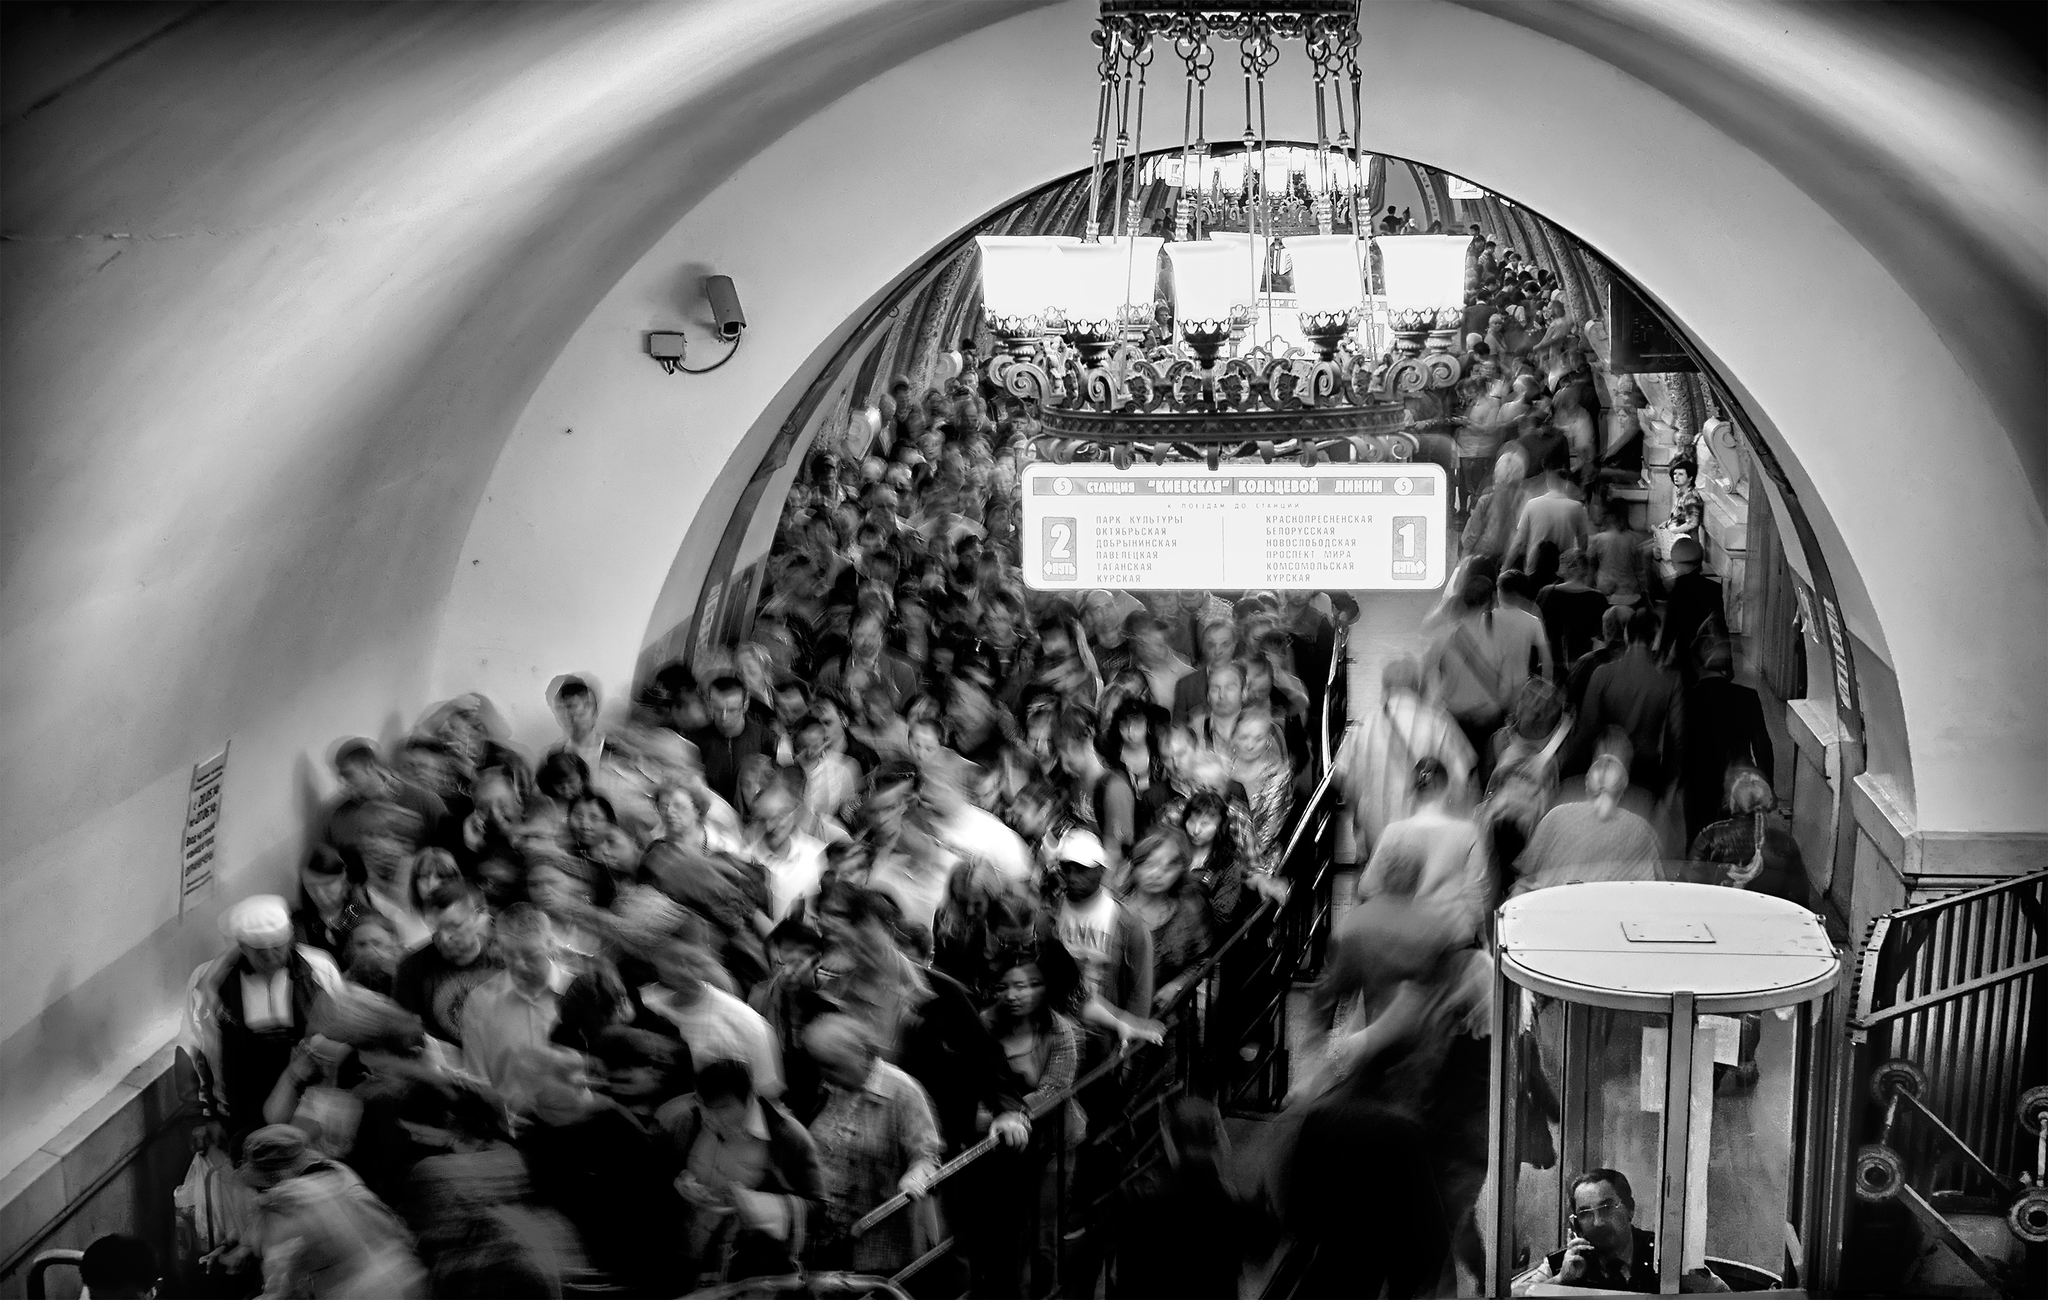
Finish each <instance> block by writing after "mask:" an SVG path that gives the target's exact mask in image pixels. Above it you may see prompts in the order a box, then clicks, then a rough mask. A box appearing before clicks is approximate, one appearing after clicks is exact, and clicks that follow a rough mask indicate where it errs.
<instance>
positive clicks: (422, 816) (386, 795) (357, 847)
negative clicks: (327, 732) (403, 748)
mask: <svg viewBox="0 0 2048 1300" xmlns="http://www.w3.org/2000/svg"><path fill="white" fill-rule="evenodd" d="M334 772H335V775H336V776H338V777H340V778H341V797H340V798H339V799H337V800H336V801H335V802H334V804H333V806H332V807H331V808H330V809H329V810H328V812H327V819H326V828H325V829H324V830H323V831H322V833H321V840H322V841H323V842H324V843H326V844H329V845H331V846H333V847H334V848H337V849H340V850H342V852H343V853H344V854H345V855H357V854H360V852H361V849H362V841H363V839H364V837H365V836H366V835H368V834H369V833H370V832H371V831H372V830H374V829H379V828H388V827H389V826H391V825H393V824H394V823H397V824H400V825H403V826H404V827H405V828H406V830H407V831H408V833H410V835H411V837H412V840H413V843H412V846H411V847H412V848H415V849H416V848H418V847H419V845H420V844H421V843H423V842H424V841H425V840H426V839H427V837H428V835H429V834H430V833H431V832H432V831H433V829H434V828H436V827H438V826H440V825H441V823H442V821H443V819H445V818H446V817H447V815H448V807H447V805H446V804H444V803H442V802H441V800H440V798H439V797H438V796H436V795H433V794H431V793H429V792H427V791H425V790H422V789H420V788H419V787H418V786H416V785H414V784H412V783H411V782H410V781H406V780H404V779H402V778H401V777H400V776H399V775H398V774H397V773H396V772H394V771H392V770H391V768H390V766H389V765H387V764H386V763H385V762H384V759H383V757H382V756H381V755H380V754H379V753H378V752H377V746H376V745H375V744H373V743H372V742H370V741H368V740H363V739H360V738H358V739H355V740H345V741H343V742H342V743H341V745H340V746H339V747H337V748H336V749H335V751H334ZM394 811H397V812H398V813H399V816H398V817H396V818H394V817H393V816H392V813H393V812H394Z"/></svg>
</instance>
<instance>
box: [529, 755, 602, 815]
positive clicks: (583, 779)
mask: <svg viewBox="0 0 2048 1300" xmlns="http://www.w3.org/2000/svg"><path fill="white" fill-rule="evenodd" d="M534 785H535V786H536V787H537V788H538V789H539V790H540V792H541V794H543V795H545V796H546V797H547V798H549V799H552V800H554V801H555V802H556V803H557V804H560V805H561V806H562V808H563V809H564V810H566V809H567V808H568V807H569V805H570V804H572V803H574V802H575V801H576V800H577V799H578V798H580V797H581V796H582V795H583V794H584V793H586V792H587V791H588V790H589V789H590V765H589V764H588V763H585V762H584V761H583V759H582V756H581V755H578V754H574V753H571V752H570V751H568V750H566V749H558V750H556V751H555V752H554V753H552V754H549V755H548V756H547V757H546V758H544V759H542V760H541V764H540V771H539V772H537V773H535V774H534Z"/></svg>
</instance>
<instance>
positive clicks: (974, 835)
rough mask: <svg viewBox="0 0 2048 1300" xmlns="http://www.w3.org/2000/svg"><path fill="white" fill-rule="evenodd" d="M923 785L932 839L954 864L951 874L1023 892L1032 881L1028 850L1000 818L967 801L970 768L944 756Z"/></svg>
mask: <svg viewBox="0 0 2048 1300" xmlns="http://www.w3.org/2000/svg"><path fill="white" fill-rule="evenodd" d="M941 757H942V758H943V759H945V760H947V761H945V762H942V763H940V764H937V765H936V768H935V775H934V776H933V777H932V778H931V779H928V780H926V781H925V782H924V800H925V806H926V810H927V817H928V822H929V828H930V831H931V835H932V838H933V839H934V840H936V841H937V842H938V843H939V844H940V845H941V846H942V847H943V848H944V849H945V850H946V851H947V852H948V853H949V854H951V855H952V857H953V860H954V863H955V865H954V867H953V873H954V874H955V875H961V874H965V875H967V876H969V877H970V878H983V877H985V878H987V880H988V881H989V882H990V884H991V885H992V887H994V888H998V889H1002V890H1007V891H1012V892H1017V893H1024V892H1028V891H1029V890H1030V889H1031V887H1032V885H1033V883H1034V882H1035V880H1036V877H1037V871H1036V870H1035V869H1034V867H1033V864H1032V861H1031V850H1030V849H1029V848H1027V847H1025V844H1024V841H1023V840H1022V839H1020V838H1019V837H1018V836H1017V833H1016V832H1015V831H1012V830H1011V829H1010V828H1009V827H1008V826H1005V825H1004V824H1003V822H1002V819H1001V818H999V817H997V816H995V815H994V814H992V813H989V812H986V811H984V810H983V809H981V808H977V807H976V806H975V805H974V803H973V802H972V800H971V799H970V798H969V794H970V791H969V789H968V785H967V782H968V781H969V780H970V779H971V778H972V775H973V773H972V771H971V769H970V765H969V764H967V763H966V761H965V760H963V759H961V758H960V757H959V755H957V754H952V753H950V752H948V753H946V754H944V755H942V756H941Z"/></svg>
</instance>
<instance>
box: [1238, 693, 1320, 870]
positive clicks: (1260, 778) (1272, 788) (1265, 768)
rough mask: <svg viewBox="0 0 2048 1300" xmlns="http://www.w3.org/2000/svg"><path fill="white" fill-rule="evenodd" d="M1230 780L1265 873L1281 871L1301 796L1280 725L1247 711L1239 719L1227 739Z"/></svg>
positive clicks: (1258, 712) (1264, 713) (1259, 711)
mask: <svg viewBox="0 0 2048 1300" xmlns="http://www.w3.org/2000/svg"><path fill="white" fill-rule="evenodd" d="M1231 775H1232V776H1233V777H1234V778H1235V780H1236V782H1237V784H1238V785H1240V786H1242V787H1243V789H1244V792H1245V800H1246V806H1247V808H1248V809H1249V810H1250V812H1251V828H1252V833H1253V835H1254V836H1255V837H1256V838H1257V841H1258V849H1259V856H1260V857H1261V858H1262V859H1263V860H1264V861H1265V863H1266V864H1267V867H1268V871H1269V872H1270V873H1280V872H1284V871H1286V869H1287V863H1286V862H1284V861H1282V860H1281V859H1282V855H1283V854H1284V853H1285V852H1286V846H1287V832H1288V828H1289V826H1290V824H1291V822H1292V818H1293V814H1294V806H1295V803H1296V801H1297V798H1298V797H1299V796H1300V795H1301V794H1302V793H1303V792H1302V791H1301V790H1299V789H1298V788H1297V782H1296V776H1295V772H1294V768H1293V766H1292V764H1290V763H1289V761H1288V758H1287V750H1286V748H1285V746H1283V745H1282V744H1281V740H1280V728H1279V725H1278V724H1277V723H1275V722H1274V721H1273V715H1272V714H1270V713H1268V712H1267V711H1265V710H1264V709H1256V710H1249V709H1248V710H1246V711H1245V712H1244V713H1243V714H1242V715H1241V716H1240V718H1239V720H1238V725H1237V728H1236V734H1235V735H1234V736H1233V737H1232V738H1231Z"/></svg>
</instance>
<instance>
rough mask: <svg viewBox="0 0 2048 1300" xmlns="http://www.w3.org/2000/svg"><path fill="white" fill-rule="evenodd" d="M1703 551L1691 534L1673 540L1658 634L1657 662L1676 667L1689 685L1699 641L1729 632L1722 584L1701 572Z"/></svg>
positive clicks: (1696, 660) (1716, 637)
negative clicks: (1666, 589)
mask: <svg viewBox="0 0 2048 1300" xmlns="http://www.w3.org/2000/svg"><path fill="white" fill-rule="evenodd" d="M1704 554H1705V553H1704V552H1703V551H1702V550H1701V549H1700V544H1699V543H1698V542H1697V541H1695V540H1693V539H1692V538H1690V537H1681V538H1680V539H1678V541H1676V542H1674V543H1672V546H1671V569H1672V572H1673V574H1674V575H1675V576H1674V577H1673V578H1672V580H1671V588H1670V592H1669V594H1668V597H1667V599H1666V600H1665V602H1664V625H1663V627H1662V628H1661V629H1660V630H1659V632H1658V635H1657V645H1656V655H1657V659H1658V661H1659V662H1661V663H1663V664H1664V665H1665V666H1666V667H1669V668H1676V669H1677V670H1678V672H1679V674H1680V676H1681V677H1683V678H1684V679H1685V683H1686V685H1688V686H1690V685H1691V684H1692V679H1693V669H1694V665H1695V664H1696V663H1697V662H1698V658H1697V655H1698V646H1699V643H1700V641H1701V640H1703V639H1706V640H1721V639H1725V638H1726V637H1727V635H1728V612H1727V610H1726V608H1725V607H1724V606H1723V605H1722V603H1721V584H1720V583H1719V582H1718V581H1716V580H1715V579H1713V578H1710V577H1708V576H1707V575H1706V574H1705V573H1702V572H1701V571H1700V562H1701V560H1702V559H1703V558H1704Z"/></svg>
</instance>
